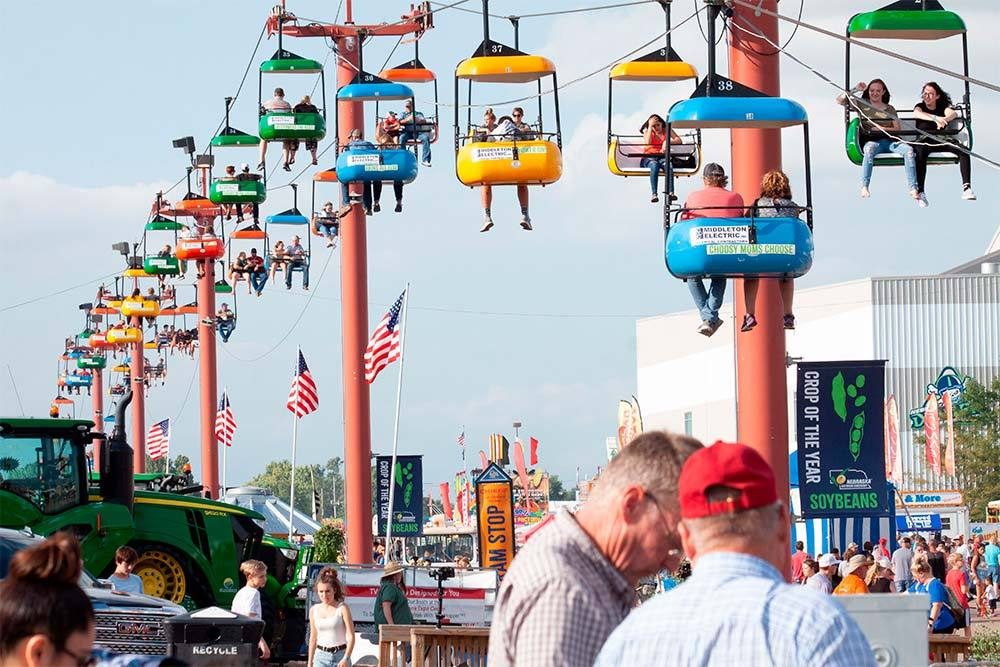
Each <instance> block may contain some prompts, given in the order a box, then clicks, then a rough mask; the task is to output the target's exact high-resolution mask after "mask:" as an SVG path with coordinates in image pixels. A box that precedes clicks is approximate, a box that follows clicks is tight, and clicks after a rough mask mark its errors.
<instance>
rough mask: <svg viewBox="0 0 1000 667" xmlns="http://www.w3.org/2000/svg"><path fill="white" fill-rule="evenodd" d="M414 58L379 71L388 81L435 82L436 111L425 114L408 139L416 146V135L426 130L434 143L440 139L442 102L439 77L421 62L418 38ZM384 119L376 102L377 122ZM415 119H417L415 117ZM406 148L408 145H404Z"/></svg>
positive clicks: (411, 84)
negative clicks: (439, 92)
mask: <svg viewBox="0 0 1000 667" xmlns="http://www.w3.org/2000/svg"><path fill="white" fill-rule="evenodd" d="M413 49H414V53H413V59H412V60H408V61H406V62H405V63H401V64H399V65H396V66H395V67H390V68H388V69H384V70H382V71H381V72H379V77H381V78H383V79H385V80H386V81H393V82H396V83H405V84H407V85H409V86H413V85H414V84H417V85H424V84H428V83H430V84H433V88H434V112H433V113H432V114H430V115H427V114H425V115H424V122H423V123H421V124H417V125H416V127H415V132H414V133H413V134H414V136H413V137H412V138H411V139H409V140H408V142H407V143H412V145H413V146H416V145H417V144H418V143H419V142H418V141H417V139H416V135H419V134H420V133H423V132H426V133H428V134H430V141H431V143H434V142H436V141H437V140H438V135H439V134H440V132H439V126H438V119H439V113H438V109H439V108H440V104H439V101H438V84H437V77H436V76H435V75H434V72H432V71H431V70H429V69H427V68H426V67H425V66H424V64H423V63H422V62H420V40H419V39H416V40H415V41H414V42H413ZM413 108H414V111H416V101H415V100H414V106H413ZM383 120H384V118H383V117H381V116H380V115H379V109H378V103H376V104H375V122H376V123H381V122H382V121H383ZM414 120H415V119H414ZM402 147H403V148H406V145H403V146H402Z"/></svg>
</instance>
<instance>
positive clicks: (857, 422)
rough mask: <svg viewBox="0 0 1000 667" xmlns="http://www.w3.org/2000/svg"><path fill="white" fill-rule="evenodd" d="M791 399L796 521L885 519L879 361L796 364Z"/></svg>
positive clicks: (882, 364)
mask: <svg viewBox="0 0 1000 667" xmlns="http://www.w3.org/2000/svg"><path fill="white" fill-rule="evenodd" d="M797 387H798V389H797V394H796V397H797V398H796V405H795V412H796V420H795V421H796V429H797V430H796V433H797V436H798V437H797V443H798V464H799V497H800V500H801V506H802V516H803V517H805V518H817V517H850V516H869V517H870V516H877V515H888V514H890V504H889V498H888V496H887V493H886V491H887V489H886V481H885V434H884V432H883V428H882V424H883V410H884V409H885V403H884V397H885V361H821V362H800V363H799V364H798V382H797Z"/></svg>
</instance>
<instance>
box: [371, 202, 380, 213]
mask: <svg viewBox="0 0 1000 667" xmlns="http://www.w3.org/2000/svg"><path fill="white" fill-rule="evenodd" d="M372 210H373V211H375V212H376V213H378V212H379V211H381V210H382V205H381V204H379V203H378V202H375V205H374V206H372Z"/></svg>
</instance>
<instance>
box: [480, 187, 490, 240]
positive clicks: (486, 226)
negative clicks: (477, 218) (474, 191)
mask: <svg viewBox="0 0 1000 667" xmlns="http://www.w3.org/2000/svg"><path fill="white" fill-rule="evenodd" d="M479 191H480V194H481V196H482V200H483V211H484V216H483V226H482V227H481V228H480V229H479V231H481V232H488V231H490V230H491V229H493V218H492V217H490V207H491V206H492V205H493V188H492V187H491V186H489V185H483V186H481V187H480V188H479Z"/></svg>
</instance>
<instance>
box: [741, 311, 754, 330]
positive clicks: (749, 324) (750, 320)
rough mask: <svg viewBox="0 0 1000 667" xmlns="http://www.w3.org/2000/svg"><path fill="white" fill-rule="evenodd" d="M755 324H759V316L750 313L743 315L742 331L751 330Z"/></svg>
mask: <svg viewBox="0 0 1000 667" xmlns="http://www.w3.org/2000/svg"><path fill="white" fill-rule="evenodd" d="M755 326H757V318H756V317H754V316H753V315H751V314H750V313H747V314H746V315H744V316H743V326H741V327H740V331H744V332H746V331H750V330H751V329H753V328H754V327H755Z"/></svg>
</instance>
